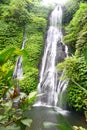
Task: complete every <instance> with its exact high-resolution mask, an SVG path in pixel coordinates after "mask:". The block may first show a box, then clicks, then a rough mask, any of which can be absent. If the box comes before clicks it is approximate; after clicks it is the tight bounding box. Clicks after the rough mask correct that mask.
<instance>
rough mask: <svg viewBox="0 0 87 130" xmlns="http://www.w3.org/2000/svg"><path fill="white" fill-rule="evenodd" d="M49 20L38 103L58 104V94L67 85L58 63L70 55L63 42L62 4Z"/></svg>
mask: <svg viewBox="0 0 87 130" xmlns="http://www.w3.org/2000/svg"><path fill="white" fill-rule="evenodd" d="M49 20H50V26H49V29H48V31H47V39H46V43H45V48H44V55H43V58H42V64H41V70H40V81H39V84H38V93H39V94H41V93H42V96H41V97H40V98H39V99H38V101H37V103H38V104H42V105H43V104H44V105H54V106H56V105H57V104H58V94H59V93H60V92H61V91H62V90H63V87H64V86H65V85H66V83H65V81H62V80H61V81H59V80H58V78H60V76H61V75H62V74H61V73H60V72H59V73H58V72H57V70H56V65H57V64H58V63H60V62H61V61H63V60H64V58H65V57H66V56H67V55H68V49H67V47H66V46H65V45H64V44H63V43H62V36H63V35H62V31H61V24H62V8H61V6H57V7H56V8H55V9H54V10H53V11H52V13H51V15H50V19H49ZM63 82H64V83H63ZM60 86H61V87H60ZM60 89H62V90H60Z"/></svg>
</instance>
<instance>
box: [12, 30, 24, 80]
mask: <svg viewBox="0 0 87 130" xmlns="http://www.w3.org/2000/svg"><path fill="white" fill-rule="evenodd" d="M25 42H26V32H24V35H23V42H22V47H21V50H23V49H24V46H25ZM22 78H23V70H22V56H19V57H18V59H17V61H16V65H15V69H14V72H13V80H20V79H22Z"/></svg>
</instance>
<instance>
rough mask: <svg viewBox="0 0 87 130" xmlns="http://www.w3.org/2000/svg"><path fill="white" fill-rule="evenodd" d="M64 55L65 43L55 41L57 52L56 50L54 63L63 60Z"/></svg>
mask: <svg viewBox="0 0 87 130" xmlns="http://www.w3.org/2000/svg"><path fill="white" fill-rule="evenodd" d="M65 57H66V52H65V45H64V44H63V43H62V42H61V41H58V42H57V52H56V65H57V64H58V63H60V62H63V61H64V59H65Z"/></svg>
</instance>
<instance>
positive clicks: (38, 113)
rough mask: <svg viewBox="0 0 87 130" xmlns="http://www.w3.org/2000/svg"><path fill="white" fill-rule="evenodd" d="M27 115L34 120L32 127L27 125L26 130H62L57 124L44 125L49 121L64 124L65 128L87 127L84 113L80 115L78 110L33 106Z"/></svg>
mask: <svg viewBox="0 0 87 130" xmlns="http://www.w3.org/2000/svg"><path fill="white" fill-rule="evenodd" d="M25 116H27V117H28V118H30V119H32V120H33V122H32V124H31V127H30V128H28V127H27V128H26V130H62V129H60V127H58V128H57V127H55V126H51V127H49V128H47V127H44V124H45V123H47V122H52V123H57V124H59V125H60V126H64V127H65V129H63V130H71V129H69V127H70V126H72V125H77V126H83V127H85V128H87V122H85V119H84V117H83V116H82V115H79V114H77V113H76V112H70V111H66V110H62V109H61V108H58V107H54V108H53V107H49V106H48V107H45V106H38V107H32V108H31V110H27V111H26V112H25ZM66 127H67V129H66Z"/></svg>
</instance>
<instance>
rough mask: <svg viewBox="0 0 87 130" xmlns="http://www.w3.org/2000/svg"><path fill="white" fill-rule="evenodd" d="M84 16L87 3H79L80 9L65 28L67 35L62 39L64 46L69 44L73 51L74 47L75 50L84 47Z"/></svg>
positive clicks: (86, 11) (86, 12) (86, 10)
mask: <svg viewBox="0 0 87 130" xmlns="http://www.w3.org/2000/svg"><path fill="white" fill-rule="evenodd" d="M86 14H87V3H81V4H80V8H79V9H78V10H77V12H76V13H75V15H74V17H73V19H72V20H71V21H70V23H69V25H68V26H67V27H66V33H67V35H66V36H65V37H64V41H65V43H66V44H69V45H70V46H71V49H72V50H74V51H75V46H76V48H77V49H78V48H82V46H83V47H84V44H85V43H86V30H87V28H85V27H87V26H86V25H87V24H86ZM78 51H79V50H78ZM79 52H80V51H79ZM80 54H81V53H80Z"/></svg>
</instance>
